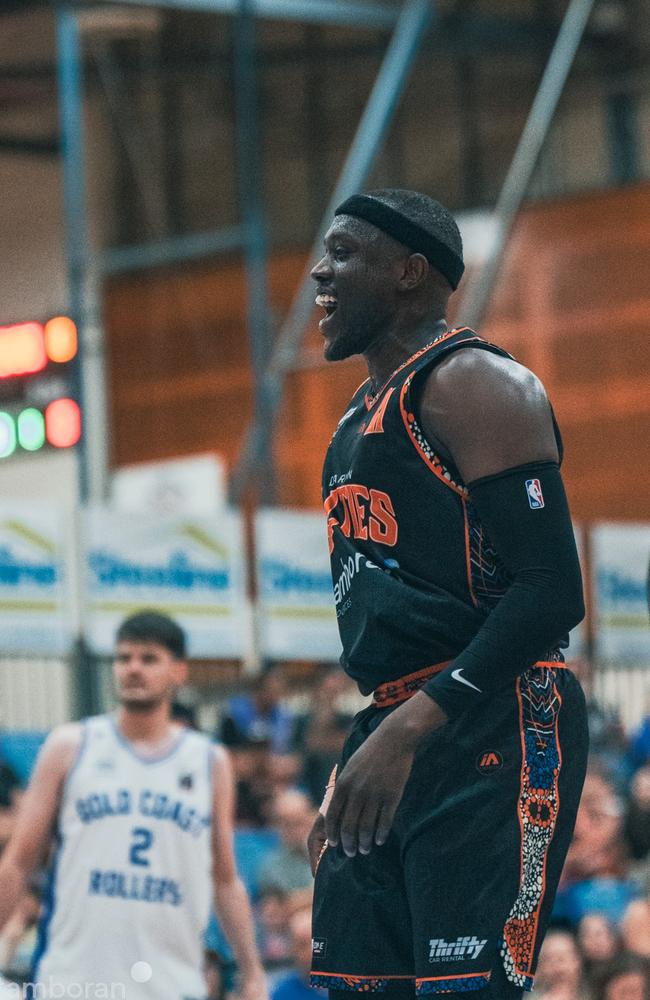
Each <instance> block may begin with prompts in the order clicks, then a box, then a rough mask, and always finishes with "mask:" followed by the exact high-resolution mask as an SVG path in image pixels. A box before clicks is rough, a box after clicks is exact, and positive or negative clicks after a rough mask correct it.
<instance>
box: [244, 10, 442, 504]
mask: <svg viewBox="0 0 650 1000" xmlns="http://www.w3.org/2000/svg"><path fill="white" fill-rule="evenodd" d="M434 7H435V4H434V3H433V2H432V0H406V2H405V3H404V5H403V7H402V10H401V13H400V17H399V20H398V22H397V25H396V27H395V31H394V32H393V35H392V37H391V40H390V43H389V45H388V49H387V51H386V55H385V57H384V61H383V63H382V66H381V68H380V70H379V74H378V76H377V79H376V81H375V84H374V87H373V89H372V92H371V94H370V97H369V99H368V103H367V105H366V108H365V110H364V113H363V115H362V117H361V121H360V123H359V126H358V129H357V133H356V136H355V138H354V140H353V142H352V146H351V148H350V151H349V153H348V156H347V159H346V161H345V164H344V166H343V170H342V172H341V174H340V176H339V179H338V182H337V184H336V187H335V189H334V193H333V195H332V197H331V199H330V202H329V204H328V206H327V208H326V210H325V214H324V215H323V219H322V222H321V225H320V227H319V231H318V235H317V237H316V240H315V242H314V246H313V248H312V253H311V257H310V260H311V261H313V260H316V259H317V258H318V256H319V255H320V252H321V249H322V242H323V237H324V235H325V233H326V231H327V229H328V227H329V225H330V223H331V220H332V216H333V214H334V210H335V208H336V206H337V205H338V204H339V203H340V202H341V201H343V200H344V199H345V198H346V197H348V195H350V194H352V193H353V192H354V191H358V190H359V189H361V188H362V187H363V186H364V184H365V182H366V180H367V178H368V175H369V173H370V170H371V168H372V165H373V163H374V161H375V158H376V156H377V154H378V152H379V151H380V149H381V148H382V145H383V141H384V139H385V137H386V133H387V131H388V128H389V126H390V124H391V122H392V120H393V117H394V114H395V111H396V110H397V106H398V104H399V100H400V98H401V96H402V93H403V90H404V87H405V86H406V82H407V80H408V76H409V71H410V69H411V68H412V66H413V63H414V61H415V59H416V58H417V55H418V52H419V50H420V46H421V44H422V40H423V38H424V36H425V34H426V32H427V30H428V29H429V27H430V26H431V24H432V23H433V19H434ZM309 271H310V267H308V268H307V269H306V271H305V273H304V274H303V277H302V281H301V283H300V286H299V289H298V292H297V294H296V296H295V298H294V300H293V303H292V306H291V309H290V311H289V315H288V317H287V320H286V322H285V324H284V326H283V327H282V329H281V331H280V333H279V335H278V337H277V340H276V343H275V346H274V350H273V355H272V357H271V362H270V365H269V368H268V369H267V372H266V374H265V377H264V392H265V396H266V407H267V421H268V423H267V426H265V427H264V428H262V427H261V426H260V425H259V424H258V423H256V422H253V424H252V425H251V426H250V427H249V430H248V433H247V436H246V439H245V442H244V446H243V449H242V452H241V454H240V458H239V461H238V463H237V467H236V469H235V471H234V473H233V477H232V480H231V490H232V495H233V497H234V498H235V499H236V500H238V499H240V498H241V496H242V494H243V492H244V489H245V487H246V484H247V482H248V480H249V477H250V476H251V474H252V472H253V470H254V469H255V467H256V466H257V465H258V464H259V463H260V462H261V461H266V460H267V456H266V455H265V453H264V446H265V442H266V441H267V440H268V428H269V427H272V426H273V424H274V422H275V420H276V419H277V415H278V411H279V407H280V403H281V400H282V390H283V387H284V381H285V378H286V375H287V373H288V372H289V371H290V369H291V368H292V366H293V363H294V361H295V359H296V357H297V355H298V352H299V350H300V344H301V342H302V339H303V336H304V332H305V328H306V326H307V323H308V322H309V318H310V316H311V314H312V311H313V308H314V284H313V281H312V280H311V278H310V276H309Z"/></svg>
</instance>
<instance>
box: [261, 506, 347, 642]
mask: <svg viewBox="0 0 650 1000" xmlns="http://www.w3.org/2000/svg"><path fill="white" fill-rule="evenodd" d="M255 535H256V543H255V547H256V558H257V581H258V603H259V629H260V650H261V652H262V654H263V655H264V656H271V657H275V658H278V659H289V660H291V659H295V660H301V659H318V660H338V658H339V656H340V654H341V642H340V639H339V634H338V628H337V625H336V613H335V608H334V597H333V594H332V574H331V570H330V562H329V555H328V552H327V528H326V524H325V518H324V517H323V514H322V512H320V511H294V510H277V509H268V510H261V511H258V513H257V516H256V520H255Z"/></svg>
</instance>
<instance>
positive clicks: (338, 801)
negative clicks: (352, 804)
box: [325, 781, 347, 847]
mask: <svg viewBox="0 0 650 1000" xmlns="http://www.w3.org/2000/svg"><path fill="white" fill-rule="evenodd" d="M346 801H347V791H346V786H345V783H344V782H343V781H338V782H337V783H336V787H335V789H334V795H333V796H332V801H331V802H330V804H329V806H328V807H327V815H326V817H325V836H326V837H327V840H328V842H329V843H330V844H331V845H332V847H336V845H337V844H338V842H339V828H340V825H341V814H342V813H343V810H344V809H345V803H346Z"/></svg>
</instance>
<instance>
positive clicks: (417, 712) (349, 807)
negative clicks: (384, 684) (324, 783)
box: [325, 692, 447, 858]
mask: <svg viewBox="0 0 650 1000" xmlns="http://www.w3.org/2000/svg"><path fill="white" fill-rule="evenodd" d="M446 721H447V720H446V716H445V714H444V712H443V711H442V710H441V709H440V707H439V706H438V705H436V703H435V702H434V701H433V700H432V699H431V698H429V696H428V695H426V694H424V693H422V692H419V693H418V694H416V695H414V696H413V697H412V698H411V699H410V700H409V701H407V702H405V703H404V704H403V705H400V707H399V708H397V709H395V711H394V712H392V713H391V715H390V716H388V717H387V718H386V719H385V721H383V722H382V723H381V724H380V725H379V727H378V728H377V729H375V731H374V732H373V733H371V735H370V736H369V737H368V739H367V740H366V741H365V743H364V744H363V745H362V746H360V747H359V749H358V750H357V751H356V753H354V754H352V756H351V757H350V759H349V761H348V762H347V764H346V765H345V767H344V768H343V770H342V772H341V773H340V775H339V776H338V777H337V780H336V786H335V788H334V795H333V796H332V801H331V802H330V804H329V807H328V809H327V815H326V817H325V833H326V836H327V840H328V842H329V843H330V844H331V845H332V846H333V847H335V846H336V845H337V844H338V843H339V841H340V843H341V846H342V847H343V850H344V851H345V853H346V854H347V855H348V857H350V858H352V857H354V856H355V854H356V853H357V851H359V853H360V854H369V853H370V850H371V848H372V847H373V845H375V844H376V845H377V846H381V845H382V844H384V843H386V840H387V839H388V834H389V833H390V830H391V827H392V825H393V819H394V817H395V813H396V811H397V807H398V805H399V804H400V802H401V799H402V795H403V794H404V788H405V786H406V782H407V781H408V778H409V774H410V773H411V767H412V765H413V757H414V755H415V751H416V749H417V746H418V743H419V742H420V740H421V739H422V737H423V736H424V735H426V734H427V733H429V732H432V731H433V730H434V729H437V728H439V727H440V726H441V725H444V723H445V722H446Z"/></svg>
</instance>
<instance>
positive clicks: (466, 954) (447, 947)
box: [429, 934, 487, 962]
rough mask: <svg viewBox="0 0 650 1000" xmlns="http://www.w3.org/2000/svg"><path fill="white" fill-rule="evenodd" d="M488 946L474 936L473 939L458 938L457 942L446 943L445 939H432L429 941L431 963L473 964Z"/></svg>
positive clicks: (485, 942)
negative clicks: (464, 962)
mask: <svg viewBox="0 0 650 1000" xmlns="http://www.w3.org/2000/svg"><path fill="white" fill-rule="evenodd" d="M486 944H487V938H486V939H485V940H484V941H479V939H478V938H477V937H476V936H475V935H474V934H473V935H472V936H471V937H470V936H467V937H458V938H456V940H455V941H445V939H444V938H432V939H431V940H430V941H429V949H430V950H429V961H430V962H462V961H466V962H472V961H474V959H475V958H478V957H479V955H480V954H481V952H482V951H483V949H484V948H485V946H486Z"/></svg>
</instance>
